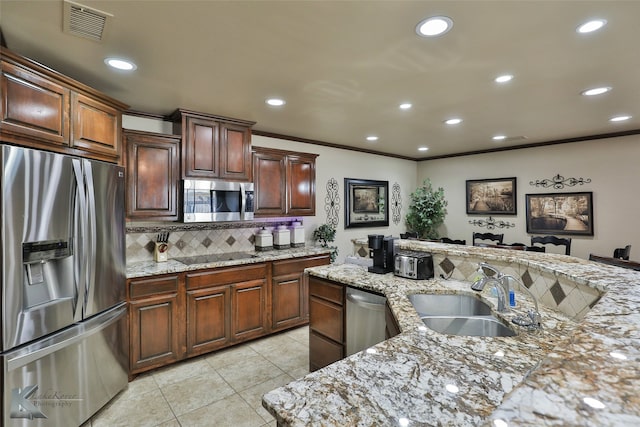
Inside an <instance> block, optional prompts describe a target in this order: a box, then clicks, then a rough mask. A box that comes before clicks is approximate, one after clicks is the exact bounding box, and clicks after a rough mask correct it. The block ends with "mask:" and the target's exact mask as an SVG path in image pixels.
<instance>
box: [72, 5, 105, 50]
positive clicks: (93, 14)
mask: <svg viewBox="0 0 640 427" xmlns="http://www.w3.org/2000/svg"><path fill="white" fill-rule="evenodd" d="M63 7H64V11H63V17H64V18H63V19H64V22H63V30H64V32H65V33H68V34H72V35H74V36H79V37H84V38H87V39H91V40H94V41H98V42H99V41H102V38H103V37H104V34H105V28H106V25H107V20H108V19H109V18H112V17H113V15H112V14H110V13H107V12H102V11H101V10H97V9H93V8H91V7H88V6H83V5H81V4H78V3H74V2H71V1H67V0H65V1H64V2H63Z"/></svg>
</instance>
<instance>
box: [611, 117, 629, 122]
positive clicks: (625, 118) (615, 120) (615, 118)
mask: <svg viewBox="0 0 640 427" xmlns="http://www.w3.org/2000/svg"><path fill="white" fill-rule="evenodd" d="M630 118H631V116H616V117H611V118H610V119H609V121H610V122H624V121H625V120H629V119H630Z"/></svg>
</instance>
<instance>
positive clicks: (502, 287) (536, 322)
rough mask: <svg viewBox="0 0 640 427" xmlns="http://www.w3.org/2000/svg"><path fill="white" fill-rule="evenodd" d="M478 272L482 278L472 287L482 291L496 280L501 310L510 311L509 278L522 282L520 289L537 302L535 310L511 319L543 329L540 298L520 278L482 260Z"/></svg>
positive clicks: (520, 323)
mask: <svg viewBox="0 0 640 427" xmlns="http://www.w3.org/2000/svg"><path fill="white" fill-rule="evenodd" d="M486 270H489V271H491V272H493V275H491V276H488V275H487V274H486V272H485V271H486ZM478 273H480V274H481V276H480V278H478V279H476V281H475V282H473V285H471V289H473V290H474V291H478V292H479V291H482V290H483V289H484V287H485V285H486V284H487V283H489V282H494V283H496V284H497V285H498V286H496V289H497V290H498V308H497V310H498V311H499V312H505V311H509V309H508V308H507V301H508V299H509V280H510V279H511V280H514V281H516V282H518V283H519V284H520V289H522V290H524V291H525V292H526V293H527V294H529V296H530V297H531V299H532V300H533V303H534V304H535V307H536V308H535V310H529V312H528V313H527V317H525V316H516V317H514V318H513V319H512V320H511V321H512V322H513V323H515V324H516V325H519V326H525V327H528V328H530V329H542V316H541V315H540V311H539V310H538V300H537V299H536V297H535V296H534V295H533V294H532V293H531V291H530V290H529V289H528V288H527V287H526V286H525V285H524V283H522V281H520V280H519V279H517V278H515V277H513V276H511V275H510V274H503V273H501V272H500V271H498V269H496V268H495V267H493V266H491V265H489V264H487V263H486V262H481V263H480V264H478Z"/></svg>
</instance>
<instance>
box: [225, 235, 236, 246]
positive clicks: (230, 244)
mask: <svg viewBox="0 0 640 427" xmlns="http://www.w3.org/2000/svg"><path fill="white" fill-rule="evenodd" d="M226 242H227V245H229V246H233V244H234V243H235V242H236V239H234V238H233V236H229V238H228V239H227V240H226Z"/></svg>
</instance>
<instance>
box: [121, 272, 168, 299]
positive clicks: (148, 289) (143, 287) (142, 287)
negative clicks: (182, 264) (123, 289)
mask: <svg viewBox="0 0 640 427" xmlns="http://www.w3.org/2000/svg"><path fill="white" fill-rule="evenodd" d="M179 281H180V280H179V276H168V277H158V278H153V279H139V280H130V281H129V298H130V299H137V298H142V297H146V296H150V295H158V294H164V293H171V292H178V286H179Z"/></svg>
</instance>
